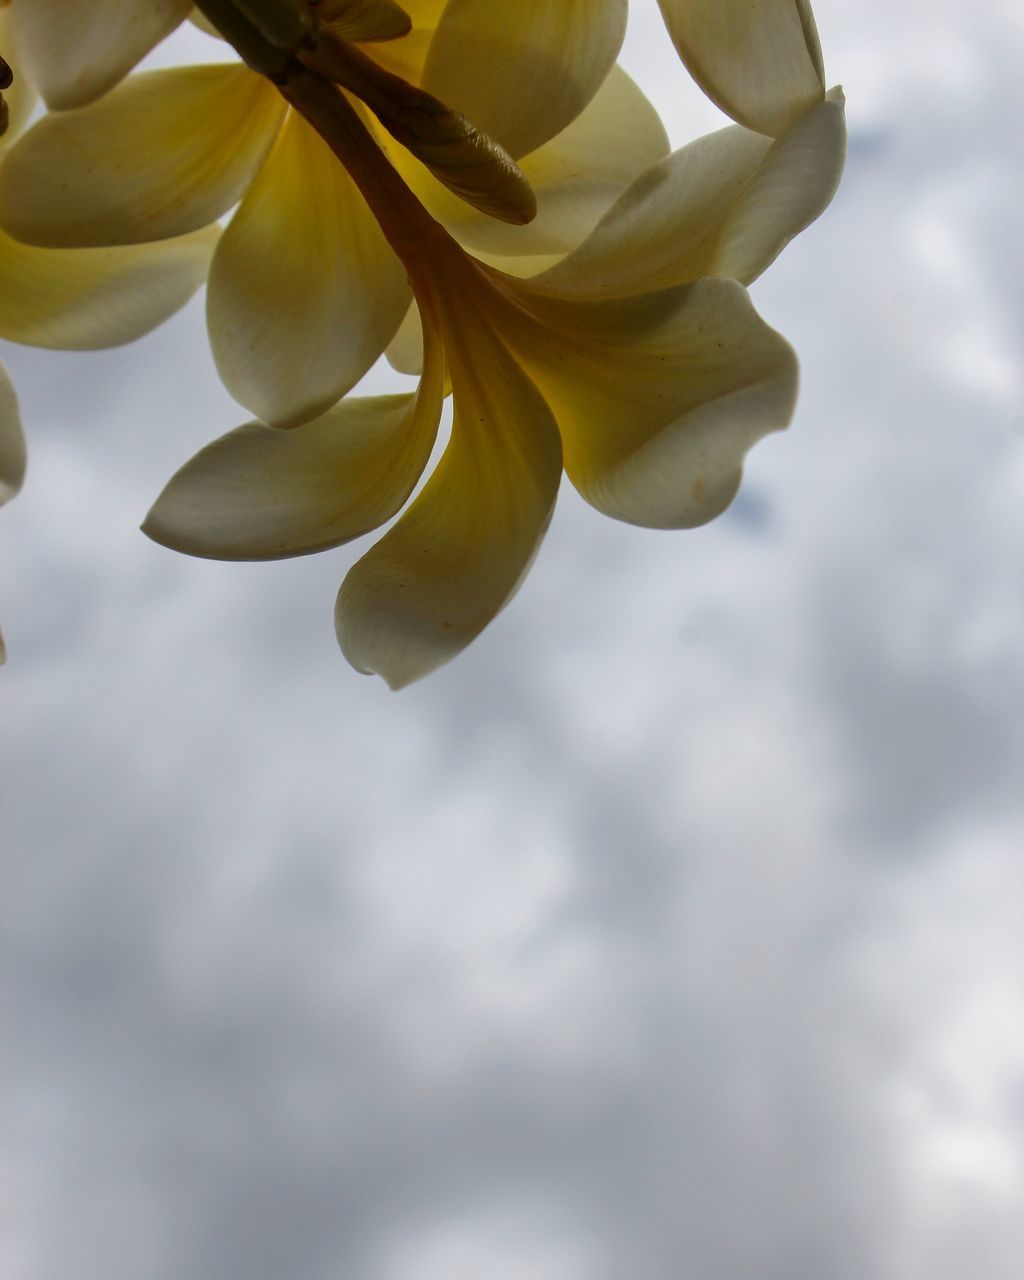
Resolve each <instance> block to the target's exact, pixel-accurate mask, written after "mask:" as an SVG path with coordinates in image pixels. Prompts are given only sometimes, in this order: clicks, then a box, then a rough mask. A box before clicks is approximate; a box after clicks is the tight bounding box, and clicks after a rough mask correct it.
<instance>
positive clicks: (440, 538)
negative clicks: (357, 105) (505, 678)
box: [144, 69, 844, 688]
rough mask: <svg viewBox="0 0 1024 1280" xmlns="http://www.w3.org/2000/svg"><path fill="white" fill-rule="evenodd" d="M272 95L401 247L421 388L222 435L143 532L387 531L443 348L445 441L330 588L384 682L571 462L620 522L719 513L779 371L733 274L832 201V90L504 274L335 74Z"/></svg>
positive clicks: (430, 635) (216, 545)
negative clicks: (434, 214) (478, 253)
mask: <svg viewBox="0 0 1024 1280" xmlns="http://www.w3.org/2000/svg"><path fill="white" fill-rule="evenodd" d="M282 92H283V93H284V94H285V95H286V96H287V97H288V98H289V100H290V101H291V102H292V103H293V105H294V106H296V107H298V108H299V109H300V110H301V111H302V112H303V113H304V115H306V117H307V118H308V119H310V120H311V121H312V122H313V123H314V124H315V125H316V127H317V129H318V131H319V132H320V133H321V134H322V135H323V136H324V137H325V138H327V139H328V140H329V141H330V143H331V146H332V148H333V149H334V150H335V152H336V153H337V155H338V156H339V158H340V159H341V160H342V161H343V163H344V164H345V166H346V168H347V170H348V172H349V173H350V174H351V175H352V177H353V179H354V180H355V181H356V182H357V183H358V184H359V186H360V189H361V190H362V191H363V192H364V194H365V195H366V197H367V199H368V200H369V201H370V203H371V206H372V208H373V212H374V214H375V216H376V217H377V218H378V220H379V221H380V223H381V225H382V227H383V228H384V230H385V232H386V234H387V235H388V237H389V240H390V241H391V243H392V244H393V245H394V246H395V248H396V250H397V251H398V252H400V253H401V255H402V258H403V261H404V263H405V266H406V269H407V271H408V273H409V277H410V280H411V282H412V286H413V289H414V292H415V294H416V299H417V303H418V306H419V310H420V313H421V316H422V320H423V335H424V355H423V374H422V379H421V382H420V386H419V389H418V390H417V392H415V393H414V394H412V395H408V396H390V397H383V398H375V399H354V400H348V401H343V402H342V403H341V404H339V405H338V406H336V407H335V408H334V409H332V410H330V411H329V412H328V413H326V414H324V415H323V416H322V417H320V418H318V419H317V420H316V421H313V422H310V423H309V424H307V425H305V426H302V427H299V428H297V429H296V430H293V431H289V432H281V431H275V430H273V429H271V428H268V427H266V426H263V425H261V424H259V423H249V424H247V425H245V426H243V427H240V428H238V429H237V430H236V431H234V432H231V433H229V434H228V435H227V436H224V437H222V438H221V439H220V440H218V441H215V442H214V443H213V444H212V445H210V446H208V447H207V448H206V449H204V450H203V451H202V452H201V453H199V454H198V455H197V456H196V457H195V458H194V459H193V460H192V461H191V462H190V463H188V464H187V465H186V466H185V467H184V468H183V469H182V470H181V471H180V472H179V473H178V474H177V476H175V477H174V478H173V479H172V480H171V482H170V483H169V485H168V486H167V488H166V489H165V490H164V492H163V494H162V495H161V496H160V498H159V500H158V501H157V503H156V505H155V506H154V508H153V510H152V511H151V512H150V515H149V517H148V519H147V521H146V524H145V526H144V528H145V530H146V532H147V533H149V534H150V536H151V537H153V538H155V539H156V540H158V541H160V542H163V543H165V544H166V545H169V546H172V547H174V548H176V549H178V550H182V551H185V552H188V553H190V554H194V555H203V556H214V557H218V558H226V559H261V558H273V557H278V556H289V555H301V554H305V553H308V552H313V551H318V550H321V549H324V548H326V547H330V546H335V545H337V544H339V543H341V542H344V541H347V540H348V539H351V538H354V537H356V536H358V535H360V534H362V533H365V532H367V531H369V530H371V529H374V528H377V527H379V526H380V525H381V524H383V523H384V522H385V521H387V520H388V519H390V518H391V517H392V516H393V515H394V514H395V513H396V512H397V511H399V510H400V509H401V508H402V506H403V505H404V504H405V502H406V500H407V499H408V497H409V494H410V493H411V491H412V489H413V487H414V486H415V484H416V482H417V480H418V479H419V477H420V475H421V473H422V471H423V468H424V467H425V465H426V462H427V459H428V456H429V454H430V451H431V448H432V445H433V443H434V439H435V435H436V431H437V426H438V421H439V417H440V411H441V403H442V398H443V395H444V378H445V370H446V368H447V372H448V374H449V376H450V381H451V388H452V392H453V398H454V420H453V425H452V432H451V439H450V441H449V444H448V446H447V448H446V450H445V452H444V455H443V457H442V458H441V461H440V463H439V464H438V466H437V468H436V470H435V471H434V472H433V473H432V474H431V476H430V477H429V478H428V480H427V482H426V484H425V486H424V488H423V490H422V491H421V493H420V494H419V495H418V496H417V498H416V499H415V500H414V501H413V502H412V503H411V505H410V506H409V508H408V510H407V511H405V513H404V514H403V515H402V516H401V518H400V519H399V520H398V522H397V523H396V524H395V525H394V527H393V528H392V529H391V530H390V531H389V532H388V533H387V534H386V535H385V536H384V537H383V538H382V539H381V541H380V542H378V543H377V544H376V545H375V546H374V547H373V548H371V550H370V551H369V552H368V553H367V554H366V555H365V556H363V558H362V559H361V560H360V561H359V562H358V563H357V564H356V565H355V567H354V568H353V569H352V570H351V572H350V573H349V575H348V577H347V578H346V580H345V582H344V583H343V585H342V587H341V590H340V592H339V596H338V602H337V607H336V625H337V631H338V637H339V641H340V643H341V646H342V649H343V651H344V652H345V654H346V655H347V657H348V658H349V660H350V661H351V662H352V663H353V664H354V665H355V666H356V667H357V668H359V669H360V670H363V671H374V672H378V673H380V674H381V675H383V676H384V678H385V679H386V680H387V681H388V683H389V684H391V685H392V687H396V688H397V687H400V686H402V685H404V684H407V683H409V682H410V681H412V680H415V679H418V678H419V677H421V676H423V675H425V674H427V673H428V672H429V671H431V670H433V669H435V668H436V667H437V666H439V665H441V664H442V663H443V662H445V661H447V660H448V659H449V658H451V657H452V656H454V655H455V654H456V653H458V652H459V651H460V650H461V649H462V648H463V647H464V646H465V645H466V644H468V643H469V642H470V641H471V640H472V639H473V638H474V637H475V636H476V635H478V634H479V632H480V631H481V630H482V629H483V627H484V626H486V625H487V623H488V622H489V621H490V620H491V619H492V618H493V617H494V615H495V614H496V613H497V612H498V611H499V610H500V609H501V607H502V606H503V605H504V604H505V603H506V602H507V601H508V599H509V598H510V597H511V595H512V594H513V593H514V592H515V590H516V588H517V586H518V584H519V583H520V582H521V580H522V578H523V576H524V574H525V573H526V571H527V569H528V567H529V564H530V562H531V560H532V558H533V556H534V554H535V553H536V550H537V548H538V545H539V542H540V540H541V538H542V536H543V533H544V531H545V529H546V527H547V524H548V521H549V519H550V516H551V512H552V509H553V505H554V501H555V496H556V493H557V489H558V485H559V481H560V476H561V472H562V469H563V466H564V468H565V470H566V472H567V473H568V475H569V477H570V479H571V480H572V482H573V483H574V484H575V486H576V487H577V489H578V490H579V491H580V493H581V494H582V495H583V496H584V497H585V498H586V499H587V500H588V501H589V502H591V503H592V504H593V505H594V506H595V507H597V508H598V509H599V510H602V511H604V512H606V513H607V514H609V515H612V516H615V517H617V518H619V519H622V520H627V521H630V522H633V523H636V524H641V525H647V526H653V527H659V528H678V527H688V526H693V525H697V524H700V523H702V522H704V521H706V520H708V519H711V518H712V517H714V516H715V515H717V514H718V513H719V512H721V511H722V510H723V509H724V507H725V506H726V505H727V504H728V502H729V501H730V500H731V498H732V497H733V495H734V493H735V491H736V488H737V486H738V484H739V479H740V470H741V465H742V458H743V455H744V453H745V452H746V450H747V449H748V448H749V447H750V446H751V445H752V444H753V443H754V442H755V441H756V440H757V439H759V438H760V437H761V436H763V435H765V434H766V433H767V432H770V431H774V430H777V429H779V428H781V427H783V426H785V425H786V423H787V422H788V420H789V417H790V414H791V412H792V407H793V403H794V399H795V391H796V362H795V358H794V356H793V353H792V351H791V350H790V348H789V347H788V346H787V344H786V343H785V342H784V341H783V340H782V339H781V338H780V337H779V336H778V335H777V334H776V333H774V332H773V331H772V330H771V329H769V328H768V327H767V326H766V325H765V324H764V323H763V322H762V321H761V320H760V318H759V317H758V316H757V314H756V312H755V311H754V310H753V307H752V306H751V304H750V301H749V298H748V296H747V294H746V291H745V289H744V288H743V287H742V285H741V284H740V283H738V281H744V282H749V281H750V280H752V279H753V278H754V277H755V276H756V275H757V274H759V273H760V271H761V270H763V269H764V267H765V266H767V264H768V263H769V262H771V261H772V260H773V258H774V257H775V256H776V255H777V253H778V252H779V251H780V250H781V248H782V247H783V246H784V245H785V244H786V243H787V242H788V240H789V239H791V238H792V236H793V235H794V234H796V232H797V231H799V230H800V229H801V228H802V227H803V226H805V225H806V224H807V223H808V222H809V221H811V220H812V219H813V218H814V217H816V216H817V214H818V213H820V211H821V209H822V208H824V206H825V205H826V204H827V203H828V201H829V199H830V198H831V195H832V193H833V191H834V189H835V185H836V182H837V181H838V177H839V171H840V168H841V165H842V153H843V139H844V128H843V110H842V100H841V95H839V94H835V95H833V96H832V97H831V98H830V99H829V100H824V99H823V100H821V101H819V102H817V103H816V104H814V105H812V106H811V107H810V108H809V109H807V110H806V111H804V112H803V113H802V114H800V115H799V116H798V118H797V119H796V121H795V123H794V124H793V126H792V128H791V129H789V130H788V131H787V132H786V133H785V134H784V135H783V136H782V137H780V138H779V139H778V140H775V141H773V140H772V139H771V138H769V137H765V136H763V135H760V134H754V133H751V132H750V131H748V130H745V129H742V128H736V127H733V128H729V129H726V130H723V131H721V132H720V133H717V134H713V135H711V136H710V137H708V138H704V139H701V140H699V141H698V142H697V143H694V144H692V146H690V147H688V148H684V149H683V150H682V151H680V152H677V153H676V154H675V155H674V156H671V157H669V158H667V159H665V160H663V161H660V162H659V163H657V164H656V165H654V166H652V167H651V168H649V169H648V170H647V171H646V172H645V173H643V174H642V175H641V176H640V177H639V178H638V179H637V180H636V181H635V182H634V184H633V185H632V186H631V187H630V188H629V189H628V190H627V191H626V192H625V193H624V194H623V195H622V197H621V198H620V199H619V200H618V201H617V202H616V204H615V205H613V207H612V208H611V209H610V210H609V211H608V213H607V214H606V215H605V217H604V218H603V219H602V220H601V221H600V222H599V223H598V225H597V227H596V228H595V229H594V231H593V232H592V234H591V235H590V236H589V237H588V238H587V239H586V240H585V241H584V242H583V244H581V245H580V246H579V247H578V248H577V249H576V250H575V251H574V252H572V253H571V254H569V255H568V256H567V257H564V258H562V259H561V260H560V261H559V262H557V263H556V264H555V265H554V266H553V267H552V268H550V269H549V270H548V271H546V272H544V273H542V274H540V275H538V276H535V277H533V278H530V279H520V278H516V277H513V276H511V275H508V274H507V273H504V272H501V271H498V270H496V269H495V268H494V267H491V266H487V265H485V264H482V263H480V262H478V261H476V260H474V259H472V258H471V257H469V256H468V255H467V254H466V253H465V251H464V250H463V249H462V248H461V247H460V246H459V245H458V244H457V243H456V242H455V241H454V240H453V239H452V238H451V236H450V235H449V234H448V233H447V232H446V231H445V230H444V229H443V228H442V227H440V226H439V225H438V224H437V223H436V222H434V221H433V220H432V219H431V218H430V217H429V216H428V215H427V214H426V212H425V211H424V209H423V208H422V206H421V205H420V204H419V203H418V202H417V201H416V199H415V198H414V197H413V195H412V194H411V192H410V190H409V188H408V187H407V186H406V185H405V184H404V183H403V182H402V181H401V179H400V177H399V176H398V174H396V172H395V170H394V169H393V168H391V166H389V165H388V163H387V161H386V160H385V158H384V157H383V155H382V153H381V152H380V149H379V148H378V147H377V145H376V143H375V142H374V140H373V138H372V137H371V136H370V134H369V133H368V132H367V131H366V129H365V128H364V127H363V126H362V124H361V122H360V120H359V119H358V117H357V115H356V114H355V112H354V111H353V110H352V109H351V107H349V106H348V104H347V102H346V101H345V99H344V98H343V97H342V96H341V95H340V94H339V93H338V92H337V91H336V90H335V89H334V88H333V87H332V86H329V85H327V84H326V83H325V82H324V81H323V80H322V79H319V78H318V77H316V76H312V75H310V74H309V73H307V72H305V71H303V70H300V69H296V70H294V71H293V74H292V75H291V76H290V77H289V78H288V80H287V81H286V82H285V83H284V84H283V86H282Z"/></svg>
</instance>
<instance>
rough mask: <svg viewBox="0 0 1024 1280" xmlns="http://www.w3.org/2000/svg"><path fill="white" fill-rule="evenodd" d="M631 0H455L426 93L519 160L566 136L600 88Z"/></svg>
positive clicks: (430, 58) (433, 52) (442, 25)
mask: <svg viewBox="0 0 1024 1280" xmlns="http://www.w3.org/2000/svg"><path fill="white" fill-rule="evenodd" d="M626 8H627V3H626V0H574V2H573V3H569V4H565V3H552V0H516V3H515V4H514V5H509V4H495V3H494V0H450V2H449V4H448V5H447V7H446V8H445V10H444V13H443V14H442V15H441V18H440V20H439V21H438V24H437V31H436V33H435V35H434V39H433V42H432V44H431V46H430V52H429V54H428V55H427V65H426V68H425V70H424V73H423V86H424V88H426V89H428V90H429V91H430V92H431V93H435V94H437V96H438V97H439V98H440V99H441V100H442V101H443V102H446V103H448V104H449V106H451V107H453V108H454V109H455V110H457V111H461V112H462V113H463V115H466V116H468V117H469V119H470V120H472V121H473V123H474V124H475V125H476V126H477V127H478V128H480V129H483V130H484V131H485V132H486V133H488V134H489V135H490V136H491V137H493V138H496V139H497V140H498V141H499V142H500V143H501V144H502V146H504V147H505V149H506V150H507V151H509V152H510V153H511V154H512V155H513V156H515V157H516V158H518V157H520V156H524V155H527V154H528V153H529V152H531V151H534V150H536V148H537V147H539V146H541V145H543V143H545V142H547V141H548V139H549V138H553V137H554V136H555V134H557V133H560V132H561V130H562V129H564V128H565V127H566V125H568V124H569V123H570V122H571V121H572V120H574V119H575V118H576V117H577V116H578V115H579V113H580V112H581V111H582V110H583V108H584V107H585V106H586V105H587V103H588V102H589V101H590V99H591V98H592V97H593V96H594V94H595V93H596V92H597V90H598V89H599V88H600V86H601V84H602V82H603V81H604V78H605V76H606V75H607V74H608V72H609V70H610V68H611V66H612V63H613V62H614V61H615V55H616V54H617V53H618V51H619V46H620V45H621V44H622V37H623V35H624V34H625V30H626Z"/></svg>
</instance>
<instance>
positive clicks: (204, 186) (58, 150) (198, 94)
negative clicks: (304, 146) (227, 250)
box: [0, 65, 285, 247]
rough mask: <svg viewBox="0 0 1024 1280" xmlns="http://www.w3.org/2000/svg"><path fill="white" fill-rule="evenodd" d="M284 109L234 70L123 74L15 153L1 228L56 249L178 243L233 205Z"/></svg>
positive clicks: (246, 73)
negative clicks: (174, 239)
mask: <svg viewBox="0 0 1024 1280" xmlns="http://www.w3.org/2000/svg"><path fill="white" fill-rule="evenodd" d="M284 111H285V107H284V103H283V102H282V101H281V98H280V96H279V95H278V93H277V91H276V90H275V88H274V86H273V85H272V84H270V82H269V81H267V80H265V79H264V78H263V77H262V76H257V75H254V74H253V73H252V72H251V71H250V70H249V69H248V68H247V67H244V66H241V65H227V66H197V67H180V68H177V69H175V70H171V71H150V72H147V73H145V74H142V75H138V76H132V77H131V79H129V80H127V81H126V82H125V83H124V84H122V85H119V86H118V87H117V88H116V89H114V90H113V91H112V92H111V93H109V94H108V95H107V96H106V97H105V98H101V99H100V100H99V101H98V102H95V103H93V104H92V105H91V106H88V107H82V108H81V109H80V110H78V111H69V112H67V113H65V114H62V115H55V116H47V117H46V118H44V119H43V120H40V121H39V123H38V124H37V125H35V126H34V127H33V128H31V129H30V130H29V131H28V133H26V134H25V135H24V137H22V138H21V139H20V140H19V141H18V142H16V143H15V144H14V146H13V147H12V148H11V150H10V152H9V153H8V155H7V158H6V160H5V162H4V181H3V185H2V187H0V224H2V225H3V228H4V229H5V230H6V231H7V232H9V234H11V235H12V236H14V237H16V238H17V239H19V240H24V241H25V242H26V243H28V244H39V245H48V246H64V247H86V246H94V245H111V244H139V243H143V242H146V241H150V240H166V239H168V238H170V237H171V236H179V235H184V234H185V233H186V232H189V231H194V230H196V228H198V227H202V226H206V225H207V224H208V223H210V222H213V221H214V220H215V219H216V218H218V217H220V215H221V214H222V213H224V212H226V211H227V210H228V209H230V208H231V206H232V205H233V204H235V203H236V201H237V200H238V199H239V197H240V196H241V194H242V192H243V191H244V190H245V188H246V187H247V186H248V184H249V182H250V181H251V179H252V177H253V175H254V173H255V172H256V171H257V170H258V168H259V166H260V164H261V163H262V162H263V158H264V156H265V155H266V153H267V149H268V148H269V147H270V145H271V143H272V142H273V140H274V136H275V135H276V133H277V130H278V128H279V126H280V123H281V120H282V117H283V115H284Z"/></svg>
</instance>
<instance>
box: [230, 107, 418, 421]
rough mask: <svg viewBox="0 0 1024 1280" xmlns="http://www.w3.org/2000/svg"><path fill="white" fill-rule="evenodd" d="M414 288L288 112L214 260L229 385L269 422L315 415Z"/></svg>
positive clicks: (377, 346) (350, 381) (357, 368)
mask: <svg viewBox="0 0 1024 1280" xmlns="http://www.w3.org/2000/svg"><path fill="white" fill-rule="evenodd" d="M410 297H411V292H410V289H409V284H408V280H407V279H406V274H405V269H404V267H403V266H402V264H401V263H400V262H399V260H398V258H397V257H396V256H395V253H394V251H393V250H392V249H391V247H390V245H389V244H388V242H387V241H386V240H385V238H384V235H383V233H382V232H381V230H380V227H379V226H378V224H377V221H376V219H375V218H374V217H373V215H372V214H371V213H370V210H369V208H368V207H367V205H366V202H365V201H364V200H363V197H362V196H361V195H360V194H359V191H358V190H357V188H356V186H355V183H354V182H353V181H352V179H351V178H350V177H349V175H348V173H347V172H346V171H345V169H344V168H343V166H342V165H341V164H339V163H338V161H337V160H336V159H335V158H334V156H333V155H332V153H331V151H330V150H329V148H328V147H327V145H326V143H324V142H323V141H322V140H321V138H320V137H319V136H318V135H317V133H316V132H315V131H314V130H313V129H312V128H311V127H310V126H309V125H308V124H307V123H306V121H305V120H304V119H303V118H302V117H301V116H300V115H298V114H297V113H295V112H292V113H290V114H289V117H288V119H287V121H286V123H285V125H284V128H283V129H282V130H281V133H280V134H279V136H278V139H277V142H276V143H275V145H274V147H273V149H272V151H271V152H270V155H269V156H268V158H267V161H266V163H265V164H264V166H263V168H262V170H261V171H260V173H259V174H258V175H257V177H256V179H255V181H254V182H253V184H252V186H251V187H250V188H249V190H248V192H247V193H246V195H245V197H244V199H243V200H242V203H241V205H240V206H239V208H238V210H237V212H236V213H235V216H234V217H233V218H232V220H231V222H230V224H229V225H228V227H227V229H226V230H225V232H224V235H223V236H222V238H221V242H220V245H219V246H218V248H217V252H216V254H215V255H214V260H213V266H212V268H211V270H210V287H209V292H208V294H207V317H208V320H209V327H210V343H211V346H212V349H213V355H214V359H215V360H216V362H217V368H218V371H219V372H220V376H221V378H222V379H223V380H224V383H225V385H226V386H227V388H228V390H229V391H230V392H231V394H232V395H233V396H235V397H236V399H238V400H239V401H240V402H241V403H242V404H244V405H245V406H246V408H248V409H250V410H251V411H252V412H253V413H254V414H255V415H256V417H258V418H260V419H262V420H263V421H264V422H269V423H273V424H274V425H276V426H294V425H296V424H297V423H299V422H306V421H308V420H309V419H310V418H314V417H316V416H317V414H320V413H323V412H324V410H325V409H327V408H329V407H330V406H331V405H332V404H334V403H335V401H337V400H338V399H340V398H341V396H343V395H344V394H345V392H346V391H348V390H349V389H350V388H351V387H352V386H353V385H354V384H355V383H356V382H357V381H358V380H359V379H360V378H361V377H362V376H363V374H364V373H365V372H366V370H367V369H368V368H369V367H370V365H371V364H373V362H374V360H376V359H377V357H378V356H379V355H380V354H381V352H382V351H383V350H384V347H385V346H386V345H387V343H388V341H389V340H390V339H391V337H392V336H393V334H394V332H395V330H396V329H397V328H398V326H399V324H400V323H401V320H402V317H403V316H404V315H405V313H406V310H407V309H408V306H409V300H410Z"/></svg>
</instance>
